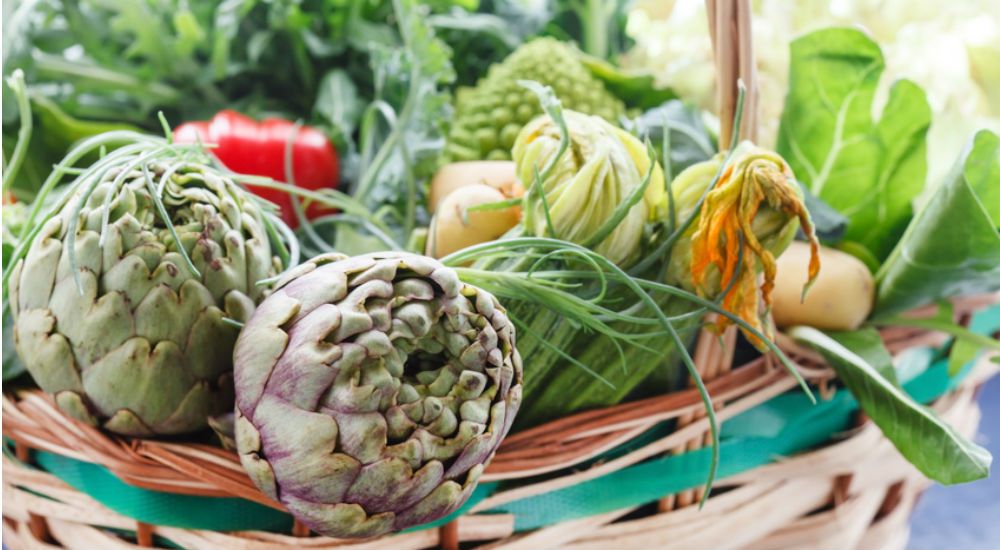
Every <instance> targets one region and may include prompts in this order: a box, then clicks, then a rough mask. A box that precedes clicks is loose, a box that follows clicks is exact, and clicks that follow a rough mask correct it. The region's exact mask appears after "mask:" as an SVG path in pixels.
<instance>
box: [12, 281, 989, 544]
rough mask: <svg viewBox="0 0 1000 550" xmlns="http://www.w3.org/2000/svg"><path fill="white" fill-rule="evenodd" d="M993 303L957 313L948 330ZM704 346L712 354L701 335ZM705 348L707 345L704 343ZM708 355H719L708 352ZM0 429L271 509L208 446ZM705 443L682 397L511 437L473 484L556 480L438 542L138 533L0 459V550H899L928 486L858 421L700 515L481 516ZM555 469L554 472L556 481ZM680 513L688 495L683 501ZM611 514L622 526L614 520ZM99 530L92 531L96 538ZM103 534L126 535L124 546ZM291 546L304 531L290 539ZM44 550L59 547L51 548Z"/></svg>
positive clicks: (762, 364)
mask: <svg viewBox="0 0 1000 550" xmlns="http://www.w3.org/2000/svg"><path fill="white" fill-rule="evenodd" d="M993 301H995V298H993V297H991V298H990V299H989V300H988V301H986V302H984V300H982V299H979V300H965V301H962V302H959V303H957V304H956V311H957V312H959V314H960V315H961V316H962V317H967V316H968V314H969V312H971V311H974V310H976V309H978V308H980V307H982V306H983V305H984V303H989V302H993ZM882 335H883V339H884V340H885V342H886V345H887V347H888V348H889V349H890V350H891V351H893V352H894V353H897V352H899V351H901V350H904V349H908V348H912V347H914V346H919V345H934V344H939V343H940V342H941V341H943V340H944V337H943V336H942V335H940V334H935V333H929V332H926V331H916V330H908V329H899V328H890V329H886V330H883V331H882ZM710 341H712V342H718V341H719V339H718V338H717V337H716V338H712V339H711V340H710ZM779 343H780V344H781V346H782V348H783V349H784V351H785V352H786V353H787V354H788V355H789V357H790V358H791V359H792V360H793V361H794V362H795V364H796V365H797V366H798V368H799V371H800V373H801V374H802V375H803V376H804V377H805V378H806V379H807V380H809V381H810V382H812V383H815V384H817V385H819V387H820V388H821V392H825V391H829V390H823V389H822V388H824V387H825V383H826V382H827V381H828V380H830V379H831V378H832V372H831V371H830V370H829V369H827V368H826V367H824V366H823V364H822V362H821V360H820V358H819V357H817V356H816V355H815V354H813V353H811V352H809V351H807V350H804V349H801V348H799V347H798V346H796V345H795V344H793V343H791V342H789V341H787V340H786V339H784V338H779ZM716 345H717V344H716ZM722 351H723V352H724V351H725V350H722ZM706 354H708V359H710V358H711V357H712V356H713V354H714V356H715V357H717V358H718V360H721V359H724V358H725V356H726V355H727V354H726V353H720V352H719V350H712V349H711V348H710V347H706V346H699V347H698V350H697V353H696V358H697V360H698V361H699V362H698V365H699V368H700V369H701V370H702V371H703V372H708V371H710V369H711V368H716V369H717V368H718V365H714V366H713V365H710V364H706V363H705V361H706ZM997 369H998V366H997V365H996V363H994V362H992V361H990V360H989V357H988V356H984V357H982V358H980V359H979V360H978V362H977V363H976V365H975V367H974V368H973V370H972V371H971V372H970V374H969V375H968V376H967V377H966V378H965V379H964V380H963V383H962V385H961V386H960V387H959V388H958V389H957V390H955V391H953V392H951V393H949V394H947V395H945V396H944V397H942V398H941V399H939V400H938V402H937V403H935V404H934V406H933V408H934V409H935V410H937V412H938V414H940V415H941V416H942V418H943V419H944V420H945V421H947V422H949V423H951V424H952V425H953V426H955V427H956V429H957V430H958V431H959V432H961V433H963V434H965V435H967V436H969V435H972V434H973V433H974V432H975V429H976V427H977V425H978V422H979V410H978V407H977V406H976V404H975V393H976V389H977V388H978V387H979V385H981V383H982V382H983V381H984V380H986V379H987V378H989V377H990V376H992V375H993V374H995V373H996V371H997ZM795 385H796V383H795V381H794V379H793V378H792V377H791V376H790V375H788V374H787V373H786V372H785V371H784V370H783V369H781V368H780V367H776V366H774V365H773V364H772V361H771V358H769V357H762V358H759V359H756V360H754V361H751V362H750V363H747V364H745V365H742V366H739V367H737V368H734V369H731V370H728V372H725V373H723V374H720V375H718V376H716V377H715V378H714V379H713V380H712V381H711V382H709V389H710V391H711V393H712V395H713V396H715V397H716V400H717V402H718V403H723V405H722V406H720V407H719V410H718V412H717V414H718V417H719V419H720V421H725V419H728V418H732V417H733V416H735V415H736V414H739V413H741V412H743V411H746V410H748V409H750V408H752V407H754V406H756V405H759V404H761V403H763V402H765V401H767V400H769V399H771V398H773V397H775V396H777V395H779V394H781V393H784V392H786V391H788V390H790V389H793V388H794V387H795ZM3 416H4V422H3V432H4V435H5V436H6V437H9V438H11V439H12V440H14V441H15V442H16V443H17V448H18V451H19V453H18V454H19V458H21V459H22V460H25V459H29V458H30V457H29V456H28V453H27V452H26V451H27V449H29V448H33V449H39V450H44V451H48V452H52V453H56V454H59V455H62V456H66V457H70V458H74V459H77V460H81V461H84V462H91V463H95V464H100V465H102V466H105V467H106V468H108V469H109V470H110V471H111V472H112V473H114V474H115V475H117V476H118V477H120V478H121V479H122V480H123V481H125V482H126V483H129V484H132V485H136V486H139V487H143V488H147V489H153V490H157V491H164V492H172V493H180V494H187V495H202V496H236V497H240V498H245V499H248V500H252V501H255V502H259V503H261V504H265V505H268V506H272V507H275V508H280V504H278V503H276V502H274V501H271V500H269V499H267V498H266V497H264V496H263V495H262V494H261V493H260V492H259V491H257V489H256V488H254V486H253V485H252V483H251V482H250V480H249V479H248V478H247V476H246V474H245V473H244V471H243V469H242V467H241V466H240V464H239V461H238V459H237V457H236V455H235V454H234V453H231V452H228V451H225V450H222V449H219V448H216V447H211V446H207V445H192V444H179V443H169V442H162V441H154V440H139V439H128V438H124V437H119V436H113V435H109V434H106V433H104V432H101V431H100V430H97V429H95V428H93V427H90V426H87V425H85V424H83V423H80V422H78V421H76V420H73V419H71V418H68V417H66V416H65V415H63V414H62V413H61V412H60V411H59V409H58V408H57V407H56V406H55V405H54V403H53V402H52V400H51V399H50V398H49V397H47V396H45V395H44V394H42V393H40V392H35V391H33V392H25V393H22V394H20V395H18V396H6V395H5V396H4V401H3ZM680 418H688V419H690V420H689V421H688V422H687V423H686V424H684V425H683V426H679V427H678V429H676V430H675V431H673V432H671V433H670V434H669V435H667V436H665V437H662V438H660V439H659V440H656V441H652V442H650V443H647V444H646V445H644V446H642V447H640V448H637V449H634V450H633V451H631V452H630V453H628V454H625V455H623V456H620V457H618V458H615V459H613V460H609V461H607V462H599V463H597V464H595V465H593V466H591V467H589V468H586V469H581V470H579V471H574V470H573V468H572V466H574V465H577V464H580V463H582V462H584V461H586V460H588V459H590V458H593V457H595V456H597V455H599V454H600V453H602V452H604V451H607V450H609V449H611V448H613V447H615V446H617V445H619V444H621V443H624V442H627V441H629V440H631V439H633V438H635V437H636V436H637V435H639V434H640V433H643V432H645V431H647V430H648V429H650V428H651V427H652V426H654V425H656V424H657V423H660V422H663V421H664V420H669V419H680ZM707 432H708V422H707V420H706V419H705V417H704V410H703V407H702V404H701V401H700V400H699V399H698V396H697V394H696V393H695V392H694V390H686V391H682V392H677V393H673V394H669V395H665V396H661V397H656V398H651V399H646V400H643V401H636V402H631V403H625V404H621V405H617V406H614V407H609V408H607V409H601V410H597V411H588V412H584V413H580V414H577V415H573V416H571V417H566V418H562V419H558V420H555V421H552V422H550V423H548V424H544V425H541V426H538V427H537V428H534V429H532V430H530V431H525V432H521V433H518V434H515V435H513V436H511V437H510V438H509V439H508V440H507V441H506V442H505V443H504V445H503V446H502V447H501V450H500V451H499V453H498V454H497V456H496V458H495V459H494V461H493V462H492V463H491V465H490V467H489V468H488V469H487V473H486V476H485V478H486V479H488V480H494V481H496V480H502V479H516V478H529V477H532V476H537V475H539V474H543V473H549V472H555V471H562V472H563V475H559V476H556V477H551V476H545V479H544V480H543V481H536V482H529V483H528V484H526V485H521V486H519V487H517V488H515V489H511V490H506V491H502V492H499V493H496V494H494V495H493V496H491V497H489V498H487V499H485V500H483V501H481V502H479V503H478V504H477V505H476V506H475V507H474V508H473V509H472V510H470V512H469V513H468V514H466V515H465V516H463V517H461V518H459V519H458V520H456V521H453V522H451V523H449V524H448V525H446V526H444V527H441V528H438V529H427V530H423V531H416V532H412V533H405V534H400V535H394V536H390V537H384V538H381V539H375V540H369V541H360V542H359V541H342V540H341V541H338V540H334V539H330V538H326V537H302V536H300V537H295V536H289V535H280V534H275V533H268V532H239V533H220V532H212V531H202V530H188V529H179V528H174V527H165V526H151V525H146V524H141V523H137V522H136V521H135V520H134V519H131V518H128V517H125V516H122V515H120V514H117V513H115V512H113V511H111V510H108V509H107V508H105V507H104V506H102V505H101V504H100V503H98V502H97V501H95V500H93V499H92V498H91V497H89V496H87V495H86V494H84V493H81V492H79V491H77V490H75V489H73V488H72V487H70V486H68V485H66V484H65V483H64V482H62V481H61V480H59V479H57V478H56V477H54V476H52V475H51V474H48V473H46V472H43V471H40V470H37V469H34V468H32V467H30V466H29V465H27V464H25V463H23V462H21V461H19V460H13V459H10V458H8V457H5V458H4V462H3V472H4V478H3V491H4V492H3V497H4V498H3V515H4V540H5V542H6V543H7V544H8V545H9V547H10V548H13V549H17V548H53V546H51V545H50V544H51V543H56V544H57V545H61V547H65V548H132V547H136V546H135V544H139V545H141V546H151V545H152V541H153V538H152V535H153V534H157V535H160V536H163V537H164V538H167V539H169V540H171V541H172V542H174V543H176V544H180V545H182V546H184V547H185V548H192V549H200V548H206V549H207V548H220V547H225V548H245V549H248V550H249V549H253V550H257V549H272V548H282V547H289V546H291V547H298V548H343V547H349V548H352V549H353V548H364V549H382V548H385V549H390V548H392V549H395V548H428V547H434V546H445V547H456V546H457V544H458V543H459V542H460V541H470V542H471V541H489V544H488V546H487V547H496V548H501V547H502V548H556V547H566V548H594V549H597V548H607V547H608V545H610V544H616V545H622V546H624V547H630V548H632V547H635V548H646V547H653V546H655V547H657V548H690V547H711V548H721V547H726V548H746V547H753V548H808V547H813V546H815V545H816V544H817V541H822V546H824V547H836V548H853V547H860V548H875V547H877V548H902V547H903V546H904V545H905V541H906V535H907V532H908V529H907V523H906V520H907V517H908V515H909V511H910V509H911V508H912V505H913V503H914V501H915V499H916V497H917V496H918V495H919V494H920V492H921V491H922V490H923V488H924V487H925V486H926V484H927V481H926V480H925V478H924V477H923V476H922V475H921V474H920V473H919V472H917V471H916V470H915V469H914V468H913V467H912V466H911V465H909V464H908V463H907V462H906V461H905V460H904V459H903V458H902V457H901V456H900V455H899V454H898V452H897V451H896V450H895V449H894V448H893V447H892V445H891V444H890V443H889V442H888V441H887V440H886V439H885V438H884V437H883V436H882V435H881V433H880V432H879V430H878V428H877V427H876V426H874V425H873V424H871V423H870V422H866V421H864V420H863V419H862V420H860V421H859V425H858V427H857V428H856V429H854V430H853V431H851V432H850V433H848V434H844V437H843V438H842V439H839V440H837V441H835V442H832V443H830V444H828V445H827V446H825V447H823V448H821V449H818V450H815V451H812V452H808V453H804V454H801V455H798V456H795V457H792V458H789V459H786V460H782V461H778V462H775V463H772V464H770V465H767V466H763V467H760V468H757V469H754V470H751V471H749V472H745V473H743V474H738V475H736V476H732V477H729V478H725V479H722V480H720V481H718V482H717V483H716V485H715V488H716V491H715V492H714V493H713V496H712V498H710V499H709V500H708V502H707V504H706V505H705V507H704V508H703V509H701V510H699V509H698V507H697V506H696V505H683V504H686V503H681V502H680V501H681V500H682V499H681V498H680V497H681V496H682V495H683V494H681V495H673V496H671V497H669V498H666V499H665V501H664V502H661V506H660V507H659V510H658V511H657V512H658V513H652V514H646V515H644V516H643V517H639V518H638V519H636V518H634V517H633V516H634V514H632V513H633V512H634V509H623V510H617V511H615V512H613V513H609V514H604V515H601V516H596V517H588V518H584V519H580V520H573V521H569V522H564V523H560V524H557V525H554V526H551V527H546V528H543V529H539V530H537V531H534V532H530V533H527V534H522V533H514V519H513V517H512V516H510V515H507V514H489V513H488V512H489V511H490V510H491V509H492V508H496V507H498V506H500V505H502V504H505V503H508V502H511V501H515V500H518V499H521V498H525V497H529V496H533V495H537V494H541V493H545V492H549V491H553V490H556V489H559V488H562V487H567V486H570V485H574V484H577V483H581V482H583V481H586V480H588V479H593V478H596V477H600V476H602V475H606V474H608V473H611V472H614V471H617V470H620V469H622V468H625V467H628V466H631V465H633V464H636V463H639V462H641V461H643V460H645V459H648V458H651V457H655V456H658V455H662V454H664V453H671V452H676V451H677V449H685V448H691V447H696V446H699V445H701V443H702V442H703V441H704V440H705V437H706V435H707ZM567 472H568V473H567ZM688 500H690V497H688ZM623 516H629V518H628V519H627V520H624V521H621V520H620V519H621V518H622V517H623ZM98 526H99V527H98ZM102 528H116V529H122V530H127V531H135V532H136V533H137V538H138V540H137V541H136V542H135V543H133V542H130V541H126V540H125V539H122V538H119V537H117V536H115V535H114V534H111V533H110V532H109V531H107V530H105V529H102ZM300 534H301V535H306V534H307V533H301V532H300ZM55 547H59V546H55Z"/></svg>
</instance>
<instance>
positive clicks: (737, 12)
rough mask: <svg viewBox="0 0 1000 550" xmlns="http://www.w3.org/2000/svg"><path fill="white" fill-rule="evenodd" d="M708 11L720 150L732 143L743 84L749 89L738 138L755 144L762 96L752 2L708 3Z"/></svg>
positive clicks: (714, 0) (716, 0)
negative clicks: (752, 20)
mask: <svg viewBox="0 0 1000 550" xmlns="http://www.w3.org/2000/svg"><path fill="white" fill-rule="evenodd" d="M705 7H706V11H707V13H708V34H709V35H710V36H711V38H712V50H713V52H714V60H715V75H716V79H715V80H716V82H715V83H716V98H717V100H718V104H719V105H718V114H719V146H720V148H722V147H726V146H727V144H728V143H729V142H730V140H731V139H732V134H733V115H734V114H735V112H736V99H737V97H738V95H739V91H738V90H739V89H738V84H737V83H738V82H739V81H740V80H742V81H743V84H744V85H745V86H746V96H745V97H744V107H743V117H742V120H741V122H740V136H739V137H740V139H741V140H744V139H748V140H751V141H756V139H757V128H758V120H757V111H758V105H759V96H760V93H759V90H758V87H757V86H758V84H757V65H756V63H754V57H753V29H752V24H751V18H752V12H751V7H750V0H705Z"/></svg>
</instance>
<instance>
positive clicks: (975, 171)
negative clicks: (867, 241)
mask: <svg viewBox="0 0 1000 550" xmlns="http://www.w3.org/2000/svg"><path fill="white" fill-rule="evenodd" d="M998 225H1000V138H998V137H997V135H996V134H993V133H991V132H989V131H985V130H984V131H981V132H979V133H978V134H976V137H975V139H974V141H973V144H972V147H971V148H970V150H969V151H968V153H967V154H966V155H965V157H964V160H960V161H959V163H958V164H957V166H956V167H955V170H954V171H953V173H952V175H951V176H949V178H948V180H947V181H946V182H945V183H944V184H943V185H941V186H940V187H939V188H938V189H937V191H936V192H935V193H934V195H933V196H931V198H930V199H929V200H927V202H926V204H925V205H924V207H923V209H922V210H921V211H920V212H919V213H918V214H917V216H916V217H915V218H914V220H913V222H912V223H911V224H910V226H909V227H908V228H907V230H906V233H905V234H904V235H903V237H902V240H901V241H900V242H899V244H898V245H896V248H895V249H894V250H893V251H892V255H890V256H889V258H888V259H887V260H886V261H885V263H884V265H883V266H882V268H881V269H880V270H879V271H878V274H877V275H876V281H877V283H878V295H877V297H876V313H877V314H879V315H884V314H889V313H895V312H899V311H905V310H907V309H910V308H913V307H916V306H920V305H924V304H928V303H931V302H935V301H937V300H939V299H942V298H947V297H950V296H958V295H965V294H975V293H981V292H991V291H995V290H998V289H1000V232H998V231H997V227H998Z"/></svg>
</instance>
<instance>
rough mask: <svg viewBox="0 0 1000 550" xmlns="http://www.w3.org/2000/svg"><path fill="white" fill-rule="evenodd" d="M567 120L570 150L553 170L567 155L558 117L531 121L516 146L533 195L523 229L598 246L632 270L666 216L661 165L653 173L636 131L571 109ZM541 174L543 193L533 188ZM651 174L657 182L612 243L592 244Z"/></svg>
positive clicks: (651, 183)
mask: <svg viewBox="0 0 1000 550" xmlns="http://www.w3.org/2000/svg"><path fill="white" fill-rule="evenodd" d="M563 116H564V117H565V121H566V126H567V128H568V131H569V147H568V149H567V150H565V151H563V153H562V154H561V155H559V156H558V159H557V160H556V161H555V164H554V165H552V166H549V165H550V164H551V163H552V161H553V158H555V157H556V155H558V154H559V149H560V136H561V134H560V128H559V125H558V124H557V123H556V121H554V120H553V119H552V118H551V117H549V116H547V115H546V116H542V117H539V118H536V119H535V120H533V121H532V122H530V123H529V124H528V125H527V126H525V127H524V129H523V130H521V133H520V135H518V137H517V140H516V141H515V142H514V148H513V151H512V154H513V157H514V162H515V163H516V165H517V175H518V178H519V179H520V180H521V181H522V182H523V183H524V186H525V188H527V189H528V192H527V193H526V194H525V202H524V219H523V221H522V224H523V226H524V228H525V230H526V231H527V232H528V233H531V234H535V235H545V236H549V237H557V238H560V239H563V240H566V241H570V242H574V243H577V244H581V245H585V246H591V245H592V244H593V246H592V248H593V250H594V251H595V252H598V253H599V254H601V255H603V256H605V257H606V258H608V259H609V260H611V261H613V262H615V263H616V264H619V265H626V264H628V263H630V262H631V261H633V260H635V259H636V258H637V257H638V256H639V249H640V244H641V239H642V236H643V231H644V228H645V226H646V224H647V223H649V222H653V221H655V220H656V219H657V218H658V217H659V211H660V208H659V206H661V205H662V203H663V201H664V200H665V193H664V180H663V171H662V169H661V168H660V166H659V164H655V165H654V166H653V167H652V173H651V174H649V172H650V169H651V168H650V165H651V162H652V161H651V160H650V158H649V155H648V153H647V151H646V148H645V147H644V146H643V144H642V143H641V142H640V141H639V140H638V139H636V138H635V137H633V136H632V135H631V134H629V133H628V132H626V131H624V130H622V129H620V128H616V127H614V126H613V125H611V124H609V123H608V122H607V121H605V120H604V119H602V118H600V117H596V116H590V115H585V114H582V113H578V112H575V111H570V110H566V111H563ZM536 174H537V175H538V177H539V178H540V179H541V182H540V184H541V190H542V192H541V193H539V192H537V190H536V189H535V188H534V187H533V186H534V185H535V179H536ZM647 174H648V175H649V176H650V181H649V184H648V186H647V187H646V191H645V192H644V194H643V196H642V198H641V200H639V201H638V202H637V203H636V204H635V205H634V206H633V207H632V208H631V209H630V210H629V211H628V213H627V214H626V215H625V217H624V218H623V219H622V220H621V221H620V222H619V223H618V224H617V226H616V227H615V229H614V230H612V231H611V233H610V234H608V236H607V237H606V238H604V239H603V240H601V241H600V242H599V243H596V244H595V243H590V242H589V241H591V240H592V239H593V237H594V236H595V235H596V234H597V232H598V230H599V229H601V227H602V226H603V225H604V224H605V223H606V222H607V221H608V220H609V219H611V218H612V216H613V214H614V211H615V208H616V207H618V205H619V204H621V203H622V202H624V201H625V200H626V199H627V198H628V197H629V194H630V193H631V192H632V191H633V190H634V189H635V188H637V187H639V186H641V185H642V184H643V183H644V180H645V178H646V176H647ZM546 207H547V208H548V215H546ZM550 223H551V228H550V227H549V224H550Z"/></svg>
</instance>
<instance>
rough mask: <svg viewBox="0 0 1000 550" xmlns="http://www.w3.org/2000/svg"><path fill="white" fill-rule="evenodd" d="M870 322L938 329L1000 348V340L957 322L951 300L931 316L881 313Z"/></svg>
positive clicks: (880, 324) (940, 306)
mask: <svg viewBox="0 0 1000 550" xmlns="http://www.w3.org/2000/svg"><path fill="white" fill-rule="evenodd" d="M868 324H870V325H873V326H880V327H892V326H897V327H913V328H920V329H924V330H936V331H938V332H944V333H946V334H950V335H952V336H954V337H955V338H958V339H959V340H961V341H965V342H968V343H969V344H970V345H974V346H977V347H984V348H992V349H995V350H1000V341H997V340H995V339H993V338H990V337H989V336H984V335H982V334H979V333H976V332H973V331H971V330H969V329H967V328H965V327H963V326H962V325H959V324H957V323H956V322H955V314H954V308H953V307H952V305H951V302H948V301H946V300H942V301H941V302H939V303H938V309H937V312H936V313H935V314H934V315H933V316H931V317H911V316H906V315H880V316H877V317H875V318H874V319H871V320H870V321H869V322H868Z"/></svg>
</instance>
